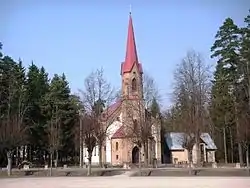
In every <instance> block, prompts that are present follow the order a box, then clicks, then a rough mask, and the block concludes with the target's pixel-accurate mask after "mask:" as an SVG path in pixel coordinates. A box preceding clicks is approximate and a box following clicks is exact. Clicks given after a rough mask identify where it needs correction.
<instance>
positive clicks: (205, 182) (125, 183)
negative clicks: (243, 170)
mask: <svg viewBox="0 0 250 188" xmlns="http://www.w3.org/2000/svg"><path fill="white" fill-rule="evenodd" d="M0 184H1V187H3V188H16V187H18V188H26V187H32V188H45V187H46V188H82V187H89V188H91V187H96V188H97V187H98V188H114V187H119V188H125V187H126V188H128V187H133V188H145V187H156V188H157V187H159V188H163V187H169V188H201V187H206V188H222V187H228V188H230V187H232V188H234V187H240V188H249V187H250V178H232V177H230V178H219V177H206V178H205V177H189V178H183V177H182V178H181V177H167V178H166V177H99V178H98V177H92V178H91V177H89V178H87V177H85V178H83V177H82V178H80V177H67V178H65V177H54V178H9V179H0Z"/></svg>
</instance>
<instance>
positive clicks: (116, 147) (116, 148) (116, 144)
mask: <svg viewBox="0 0 250 188" xmlns="http://www.w3.org/2000/svg"><path fill="white" fill-rule="evenodd" d="M115 150H116V151H118V142H116V143H115Z"/></svg>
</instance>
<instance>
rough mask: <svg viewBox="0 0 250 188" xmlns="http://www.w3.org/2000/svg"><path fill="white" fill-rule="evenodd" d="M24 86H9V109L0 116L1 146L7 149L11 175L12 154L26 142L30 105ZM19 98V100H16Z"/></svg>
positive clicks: (9, 173)
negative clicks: (26, 99) (26, 116)
mask: <svg viewBox="0 0 250 188" xmlns="http://www.w3.org/2000/svg"><path fill="white" fill-rule="evenodd" d="M22 90H23V87H22V86H21V88H14V87H13V86H12V85H10V86H9V87H8V91H7V93H8V97H7V100H6V101H1V103H2V102H7V103H6V104H7V106H8V108H7V110H6V112H5V113H2V114H1V115H2V116H1V117H0V147H1V148H2V149H3V150H5V151H6V154H7V159H8V166H7V167H8V175H9V176H10V175H11V170H12V156H13V152H14V150H15V149H16V148H17V147H19V146H22V145H23V144H25V141H26V136H27V135H26V133H27V126H25V124H24V117H25V113H26V111H27V109H28V106H27V105H26V103H25V99H24V94H23V92H21V91H22ZM16 99H17V100H16Z"/></svg>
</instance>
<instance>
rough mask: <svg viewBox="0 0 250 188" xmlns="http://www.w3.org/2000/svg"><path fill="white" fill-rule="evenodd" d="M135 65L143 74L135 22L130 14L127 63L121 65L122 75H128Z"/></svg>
mask: <svg viewBox="0 0 250 188" xmlns="http://www.w3.org/2000/svg"><path fill="white" fill-rule="evenodd" d="M134 65H136V66H137V68H138V69H139V72H141V73H142V66H141V64H140V63H139V61H138V56H137V50H136V43H135V35H134V28H133V21H132V16H131V13H130V15H129V24H128V36H127V46H126V56H125V61H124V62H123V63H122V65H121V74H123V73H126V72H130V71H131V70H132V68H133V66H134Z"/></svg>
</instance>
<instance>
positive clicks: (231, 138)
mask: <svg viewBox="0 0 250 188" xmlns="http://www.w3.org/2000/svg"><path fill="white" fill-rule="evenodd" d="M229 132H230V145H231V162H232V163H234V142H233V134H232V128H230V129H229Z"/></svg>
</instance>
